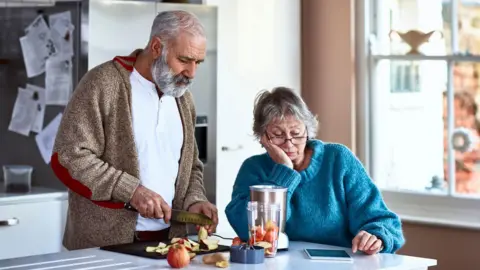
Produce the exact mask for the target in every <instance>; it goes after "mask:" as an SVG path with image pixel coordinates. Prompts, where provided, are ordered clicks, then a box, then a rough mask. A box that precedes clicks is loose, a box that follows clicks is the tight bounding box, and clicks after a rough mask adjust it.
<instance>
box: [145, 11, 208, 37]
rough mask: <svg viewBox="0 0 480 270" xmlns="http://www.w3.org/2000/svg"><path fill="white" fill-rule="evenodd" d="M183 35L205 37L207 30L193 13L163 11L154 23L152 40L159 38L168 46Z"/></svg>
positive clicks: (151, 34)
mask: <svg viewBox="0 0 480 270" xmlns="http://www.w3.org/2000/svg"><path fill="white" fill-rule="evenodd" d="M181 33H188V34H191V35H193V36H200V37H205V29H204V28H203V25H202V24H201V22H200V20H199V19H198V17H197V16H195V15H194V14H193V13H191V12H188V11H184V10H169V11H163V12H160V13H158V15H157V16H156V17H155V20H154V21H153V25H152V30H151V33H150V39H152V38H153V37H159V38H160V39H161V40H162V43H164V45H167V44H168V43H170V42H171V41H173V40H175V39H176V38H177V37H178V36H179V35H180V34H181Z"/></svg>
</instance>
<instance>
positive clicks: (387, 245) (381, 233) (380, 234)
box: [366, 228, 393, 253]
mask: <svg viewBox="0 0 480 270" xmlns="http://www.w3.org/2000/svg"><path fill="white" fill-rule="evenodd" d="M366 231H367V232H368V233H370V234H372V235H375V236H376V237H377V238H378V239H380V240H382V247H383V248H382V249H381V250H380V251H379V253H390V252H391V250H392V245H393V244H392V243H391V241H390V242H389V239H388V238H387V237H386V235H385V230H384V229H382V228H377V229H370V230H366Z"/></svg>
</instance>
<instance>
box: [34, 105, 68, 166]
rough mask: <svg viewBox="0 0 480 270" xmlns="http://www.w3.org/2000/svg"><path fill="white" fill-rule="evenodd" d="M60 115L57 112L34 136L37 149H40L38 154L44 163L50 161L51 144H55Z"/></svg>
mask: <svg viewBox="0 0 480 270" xmlns="http://www.w3.org/2000/svg"><path fill="white" fill-rule="evenodd" d="M62 116H63V114H62V113H59V114H58V115H57V116H55V118H54V119H53V120H52V121H51V122H50V123H49V124H48V125H47V126H46V127H45V128H44V129H43V130H42V131H40V133H38V134H37V136H35V142H36V143H37V146H38V150H40V154H41V155H42V158H43V160H44V161H45V163H46V164H49V163H50V159H51V157H52V153H53V145H54V144H55V137H56V136H57V131H58V127H59V126H60V122H61V120H62Z"/></svg>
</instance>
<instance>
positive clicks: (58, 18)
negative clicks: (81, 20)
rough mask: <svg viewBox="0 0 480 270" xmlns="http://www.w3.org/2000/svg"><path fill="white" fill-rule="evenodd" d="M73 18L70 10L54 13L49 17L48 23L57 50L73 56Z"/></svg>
mask: <svg viewBox="0 0 480 270" xmlns="http://www.w3.org/2000/svg"><path fill="white" fill-rule="evenodd" d="M71 18H72V15H71V13H70V11H65V12H60V13H56V14H52V15H50V16H49V17H48V24H49V25H50V31H51V33H52V39H53V43H54V45H55V48H56V49H57V52H58V53H59V54H64V55H69V56H73V30H75V26H74V25H73V24H72V19H71Z"/></svg>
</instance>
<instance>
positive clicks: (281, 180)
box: [269, 164, 301, 192]
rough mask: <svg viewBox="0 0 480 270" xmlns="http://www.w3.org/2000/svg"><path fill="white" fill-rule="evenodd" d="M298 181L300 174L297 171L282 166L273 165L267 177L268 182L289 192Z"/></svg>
mask: <svg viewBox="0 0 480 270" xmlns="http://www.w3.org/2000/svg"><path fill="white" fill-rule="evenodd" d="M300 179H301V177H300V174H299V173H298V172H297V171H295V170H293V169H290V168H289V167H287V166H285V165H283V164H275V165H274V166H273V169H272V172H271V173H270V177H269V180H270V182H272V183H274V184H275V185H278V186H282V187H286V188H288V190H289V192H291V189H292V188H295V187H296V186H297V185H298V183H300Z"/></svg>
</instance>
